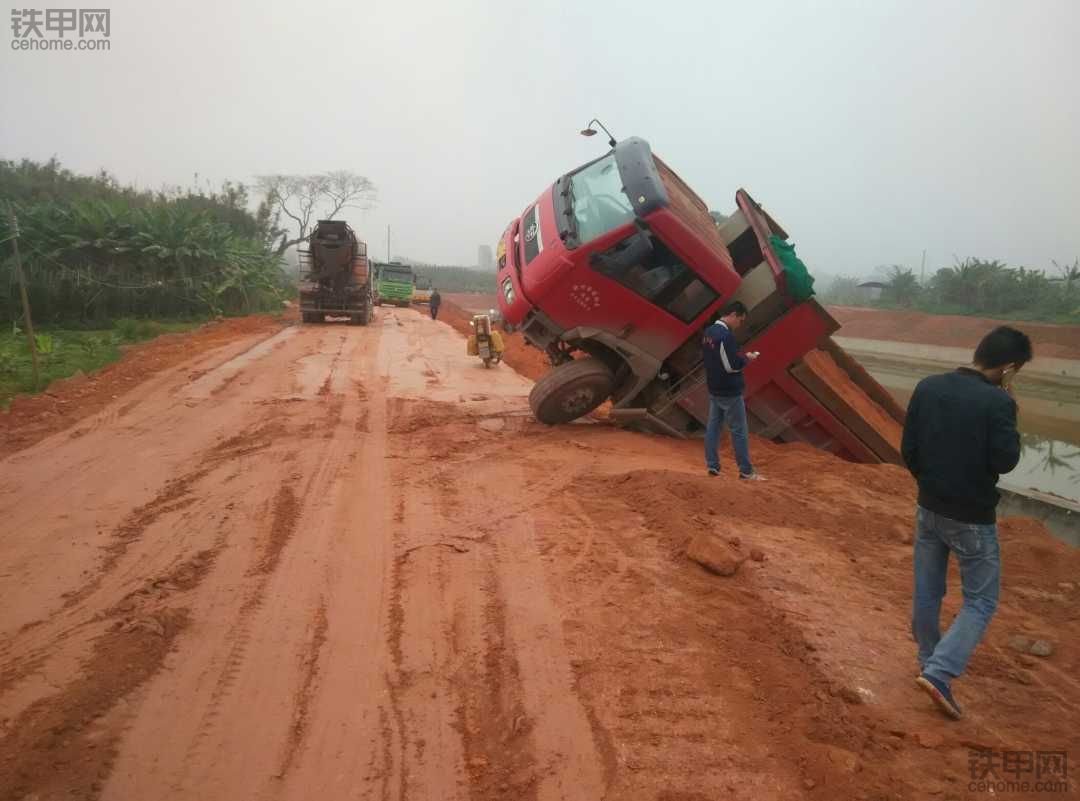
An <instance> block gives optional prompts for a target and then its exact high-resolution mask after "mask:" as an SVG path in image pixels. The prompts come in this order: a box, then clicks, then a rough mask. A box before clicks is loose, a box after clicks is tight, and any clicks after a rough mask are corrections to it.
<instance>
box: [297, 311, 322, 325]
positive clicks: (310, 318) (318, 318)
mask: <svg viewBox="0 0 1080 801" xmlns="http://www.w3.org/2000/svg"><path fill="white" fill-rule="evenodd" d="M301 316H302V318H303V321H304V322H305V323H321V322H322V321H323V315H321V314H318V313H317V312H304V313H303V315H301Z"/></svg>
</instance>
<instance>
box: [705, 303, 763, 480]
mask: <svg viewBox="0 0 1080 801" xmlns="http://www.w3.org/2000/svg"><path fill="white" fill-rule="evenodd" d="M745 320H746V306H744V305H743V304H742V303H740V302H739V301H735V302H733V303H731V304H729V305H728V306H726V307H724V309H723V310H722V311H721V312H720V319H719V320H718V321H716V322H715V323H713V324H712V325H710V326H709V327H708V328H706V329H705V335H704V337H703V339H702V342H701V345H702V348H701V349H702V353H703V355H704V357H705V377H706V379H707V381H708V385H709V424H708V426H706V428H705V466H706V467H707V468H708V470H709V475H710V476H718V475H720V457H719V455H718V454H717V452H716V449H717V446H719V444H720V430H721V429H722V428H723V426H724V423H725V421H726V422H727V424H728V427H729V428H730V429H731V444H732V447H733V449H734V450H735V461H736V462H737V463H738V465H739V478H741V479H746V480H752V481H763V480H764V479H763V478H762V476H761V475H759V474H758V473H757V472H756V471H755V470H754V466H753V465H752V464H751V463H750V441H749V437H748V435H747V429H746V404H745V403H744V402H743V389H744V387H745V382H744V381H743V374H742V370H743V368H744V367H745V366H746V365H747V364H749V363H750V362H752V361H753V360H754V359H756V358H757V357H758V354H757V353H747V354H746V355H741V354H740V353H739V345H738V343H737V342H736V341H735V333H734V332H735V330H736V329H737V328H738V327H739V326H741V325H742V324H743V322H744V321H745Z"/></svg>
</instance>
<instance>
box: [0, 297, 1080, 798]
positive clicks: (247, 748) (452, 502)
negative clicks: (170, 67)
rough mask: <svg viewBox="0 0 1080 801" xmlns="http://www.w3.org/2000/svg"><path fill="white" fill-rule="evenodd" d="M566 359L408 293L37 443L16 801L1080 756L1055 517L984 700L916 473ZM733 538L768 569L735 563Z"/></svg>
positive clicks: (904, 771)
mask: <svg viewBox="0 0 1080 801" xmlns="http://www.w3.org/2000/svg"><path fill="white" fill-rule="evenodd" d="M529 388H530V382H529V381H527V380H526V379H524V378H521V377H520V376H518V375H517V374H516V373H514V372H513V371H512V370H510V369H508V368H507V367H506V365H503V366H501V367H499V368H497V369H494V370H484V369H483V367H482V366H481V365H480V363H479V361H478V360H476V359H475V358H470V357H467V356H466V355H465V353H464V343H463V341H462V339H461V337H460V335H458V334H457V333H455V332H454V331H453V330H452V329H450V328H449V327H448V326H446V325H444V324H443V323H441V322H433V321H431V320H429V319H426V318H425V317H423V316H422V315H421V314H419V313H418V312H416V311H414V310H396V311H395V310H385V309H384V310H383V311H382V312H381V313H380V315H379V316H378V318H377V319H376V321H375V323H374V324H373V325H372V326H370V327H368V328H352V327H346V326H336V325H335V326H329V325H327V326H303V327H300V326H295V327H289V328H285V329H283V330H280V331H279V332H277V333H274V334H273V335H267V334H266V333H265V332H264V333H260V334H251V335H240V336H238V337H237V338H236V339H235V340H232V341H230V342H228V343H227V344H224V345H223V346H221V347H219V348H216V349H214V350H212V351H210V352H208V353H202V354H199V355H195V356H193V358H191V359H190V360H189V361H188V362H186V363H184V364H181V365H180V366H176V367H170V368H168V369H163V370H162V371H160V372H158V373H155V374H154V375H152V376H151V377H149V378H147V379H146V380H145V381H143V382H142V383H140V384H138V385H137V386H135V387H134V388H132V389H131V390H130V391H129V392H127V393H125V394H121V395H119V396H118V397H117V398H116V399H115V400H114V401H113V402H112V403H110V404H109V405H107V406H105V408H104V409H102V410H100V411H97V412H95V413H94V414H92V415H90V416H89V417H86V418H84V419H82V420H80V421H79V422H78V423H76V424H75V425H74V426H73V427H71V428H69V429H67V430H63V431H60V432H59V433H56V434H53V435H52V436H50V437H48V438H47V439H44V440H42V441H40V442H38V443H37V444H35V445H33V446H31V447H27V448H25V449H23V450H21V451H19V452H17V453H15V454H13V455H10V456H8V457H6V458H5V459H3V460H2V461H0V520H2V521H3V523H2V524H0V528H2V530H3V535H2V536H0V598H2V599H3V607H2V614H0V798H2V799H5V800H6V799H38V801H47V800H51V799H60V798H63V799H70V798H84V799H85V798H103V799H117V800H121V799H122V800H123V801H130V800H132V799H139V801H154V800H155V799H192V801H194V799H200V801H207V800H210V799H222V801H224V800H225V799H228V800H229V801H233V799H266V800H267V801H276V800H277V799H282V800H284V799H327V800H328V801H336V799H380V800H381V799H417V800H420V799H425V800H426V799H501V798H515V799H537V800H538V801H547V800H548V799H575V800H576V799H581V801H593V800H595V799H612V800H614V799H619V800H620V801H621V800H622V799H662V800H664V801H705V800H706V799H715V798H722V797H723V798H745V799H781V798H783V799H790V798H802V797H805V798H823V799H833V798H867V799H871V798H872V799H885V798H895V799H916V798H919V799H922V798H926V797H935V798H967V797H972V798H976V797H977V798H983V797H985V794H981V793H973V792H970V791H969V788H968V781H969V749H970V748H972V747H986V748H997V749H1002V748H1005V749H1011V750H1014V751H1015V750H1030V751H1034V750H1036V749H1045V750H1070V751H1071V752H1072V753H1074V754H1080V748H1078V746H1080V739H1078V734H1077V729H1076V726H1075V725H1074V724H1075V722H1076V720H1077V717H1078V710H1080V684H1078V681H1077V679H1076V677H1077V676H1078V675H1080V670H1078V668H1080V648H1078V646H1077V645H1076V644H1077V642H1080V638H1078V637H1077V635H1078V634H1080V616H1078V615H1077V614H1076V612H1075V609H1076V608H1077V606H1076V603H1077V599H1078V598H1080V593H1078V592H1077V589H1076V585H1077V582H1078V581H1080V559H1078V557H1077V555H1076V552H1075V551H1070V550H1069V549H1067V548H1066V546H1064V545H1061V544H1060V543H1056V542H1054V541H1053V540H1051V539H1050V538H1049V537H1048V536H1047V535H1046V533H1045V531H1043V530H1042V529H1041V527H1039V526H1037V525H1035V524H1034V523H1031V522H1030V521H1025V520H1021V519H1015V520H1008V521H1006V522H1005V523H1004V525H1003V526H1002V540H1003V549H1004V551H1005V553H1006V564H1007V565H1008V568H1007V579H1006V587H1005V593H1004V598H1005V600H1004V602H1003V608H1002V609H1001V610H1000V611H999V616H998V618H997V619H996V620H995V622H994V626H993V629H992V633H991V636H990V638H989V640H988V642H987V643H986V644H985V645H984V647H983V649H982V650H980V652H979V653H978V654H977V656H976V658H975V660H974V662H973V664H972V668H971V675H970V677H969V678H968V679H966V680H965V681H964V683H963V684H962V685H961V689H959V690H958V693H959V696H960V699H961V702H964V701H965V700H970V701H971V703H970V704H969V717H968V718H967V719H966V720H965V721H964V722H962V723H958V724H952V725H950V724H948V723H946V722H944V721H943V720H942V719H941V718H940V717H939V716H938V715H937V714H936V713H935V712H933V711H932V710H931V709H929V708H927V704H926V702H925V699H924V698H922V697H921V696H920V695H918V693H917V691H916V690H915V689H914V688H913V686H912V677H913V675H914V653H913V650H912V645H911V643H910V639H909V637H908V635H907V634H906V633H905V632H906V628H907V622H906V620H907V603H908V592H909V581H910V579H909V570H910V545H909V544H905V539H906V538H909V536H910V535H909V529H910V512H911V508H912V503H913V496H912V492H911V488H910V485H909V482H908V480H907V478H906V476H904V475H903V473H902V471H900V470H898V469H897V468H894V467H891V466H874V467H865V466H857V465H850V464H845V463H841V462H837V461H836V460H834V459H832V458H831V457H828V456H826V455H824V454H821V453H818V452H814V451H811V450H809V449H806V448H802V447H800V446H790V447H777V446H772V445H769V444H767V443H762V442H755V443H754V446H755V457H756V459H757V462H758V466H759V468H760V469H761V470H762V471H763V472H765V473H766V474H767V475H769V476H770V477H771V478H772V481H770V482H769V483H767V484H760V485H754V486H746V485H742V484H739V482H737V481H732V480H730V478H731V473H730V471H731V468H732V465H731V464H729V463H727V462H725V470H727V471H728V473H727V475H726V476H725V477H723V478H721V479H710V478H708V477H706V476H705V475H703V470H702V469H701V465H700V454H699V452H698V450H699V446H698V445H696V444H695V443H689V442H677V441H674V440H668V439H662V438H656V437H648V436H642V435H635V434H631V433H627V432H623V431H619V430H616V429H614V428H611V427H609V426H607V425H606V424H602V423H595V422H591V423H581V424H576V425H573V426H567V427H562V428H558V429H549V428H546V427H543V426H540V425H538V424H537V423H535V422H534V421H533V420H532V419H531V417H530V415H529V414H528V405H527V402H526V396H527V393H528V390H529ZM726 457H727V454H725V458H726ZM700 530H715V531H716V533H717V534H718V535H722V536H725V537H738V538H739V539H740V540H741V547H743V548H744V549H749V548H751V547H755V548H759V549H760V550H761V551H762V553H760V554H758V556H760V557H761V561H754V560H748V561H747V562H746V563H745V564H744V566H743V567H742V569H741V570H740V571H739V573H737V574H736V575H735V576H734V577H732V578H727V579H724V578H718V577H716V576H713V575H710V574H708V573H706V572H704V571H703V570H702V569H701V568H700V567H698V566H697V565H696V564H694V563H692V562H689V561H688V560H686V559H685V557H684V556H683V553H682V551H683V547H684V545H685V541H686V539H687V537H688V536H689V535H690V534H692V533H694V532H695V531H700ZM949 609H950V611H951V610H953V609H955V599H953V603H952V605H951V606H950V607H949ZM1018 632H1019V633H1023V634H1027V635H1030V636H1038V637H1044V638H1046V639H1049V640H1050V641H1052V642H1053V643H1054V644H1055V646H1056V650H1055V652H1054V654H1053V655H1052V656H1051V657H1050V658H1048V659H1036V658H1033V657H1030V656H1026V655H1020V654H1016V653H1014V652H1013V651H1011V650H1010V649H1009V648H1008V647H1007V646H1006V640H1007V639H1008V637H1009V635H1011V634H1015V633H1018ZM1070 789H1071V791H1072V792H1075V791H1076V786H1075V784H1073V785H1071V787H1070ZM1018 797H1019V796H1018ZM1061 797H1064V796H1061Z"/></svg>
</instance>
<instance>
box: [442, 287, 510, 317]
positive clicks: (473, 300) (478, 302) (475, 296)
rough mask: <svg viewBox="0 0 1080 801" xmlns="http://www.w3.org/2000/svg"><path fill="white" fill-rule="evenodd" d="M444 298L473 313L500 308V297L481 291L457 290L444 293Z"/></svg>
mask: <svg viewBox="0 0 1080 801" xmlns="http://www.w3.org/2000/svg"><path fill="white" fill-rule="evenodd" d="M442 297H443V300H448V301H450V302H451V303H453V304H455V305H457V307H458V308H459V309H462V310H464V311H467V312H472V313H473V314H479V313H481V312H486V311H487V310H488V309H497V308H499V299H498V298H497V297H495V296H494V295H485V294H482V293H480V292H457V293H450V294H449V295H443V296H442Z"/></svg>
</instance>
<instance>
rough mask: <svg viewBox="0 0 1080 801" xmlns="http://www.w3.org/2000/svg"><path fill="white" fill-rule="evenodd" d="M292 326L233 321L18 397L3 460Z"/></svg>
mask: <svg viewBox="0 0 1080 801" xmlns="http://www.w3.org/2000/svg"><path fill="white" fill-rule="evenodd" d="M287 324H288V320H287V319H286V318H284V317H282V316H272V315H251V316H248V317H233V318H228V319H223V320H218V321H215V322H211V323H207V324H206V325H204V326H202V327H200V328H198V329H196V330H194V331H187V332H184V333H180V334H165V335H164V336H160V337H157V338H156V339H153V340H150V341H149V342H142V343H139V344H137V345H132V346H130V347H128V348H126V349H125V350H124V355H123V356H122V357H121V358H120V360H119V361H117V362H114V363H113V364H110V365H108V366H106V367H104V368H102V369H101V370H98V371H97V372H95V373H93V374H92V375H89V376H79V377H75V378H66V379H62V380H59V381H54V382H52V383H51V384H50V385H49V386H48V387H47V388H46V390H45V391H44V392H40V393H38V394H37V395H18V396H16V397H15V399H14V400H13V401H12V402H11V406H10V408H9V409H8V411H7V412H6V413H5V412H0V457H2V456H6V455H8V454H11V453H14V452H15V451H19V450H22V449H23V448H28V447H30V446H31V445H33V444H34V443H36V442H38V441H40V440H42V439H44V438H45V437H47V436H49V435H50V434H53V433H55V432H57V431H62V430H64V429H66V428H69V427H70V426H72V425H73V424H75V423H76V422H78V421H79V420H82V419H83V418H84V417H89V416H90V415H92V414H94V413H96V412H99V411H101V410H102V409H103V408H104V407H105V406H106V405H108V404H109V403H111V402H112V401H113V400H114V399H115V398H116V397H118V396H119V395H121V394H123V393H125V392H128V391H130V390H131V389H133V388H134V387H137V386H138V385H139V384H141V383H142V382H143V381H145V380H147V379H148V378H150V377H151V376H153V375H154V374H155V373H157V372H159V371H161V370H164V369H166V368H168V367H172V366H174V365H177V364H180V363H182V362H184V361H187V360H189V359H191V358H193V357H195V356H198V355H200V354H202V353H205V352H207V351H209V350H212V349H213V348H219V347H222V346H223V345H226V344H228V343H230V342H233V341H235V340H237V339H238V338H240V337H245V336H253V335H258V334H267V333H270V332H272V331H274V330H275V329H278V328H282V327H284V326H285V325H287Z"/></svg>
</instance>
